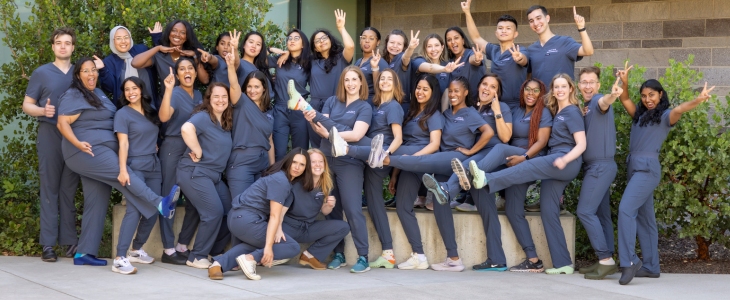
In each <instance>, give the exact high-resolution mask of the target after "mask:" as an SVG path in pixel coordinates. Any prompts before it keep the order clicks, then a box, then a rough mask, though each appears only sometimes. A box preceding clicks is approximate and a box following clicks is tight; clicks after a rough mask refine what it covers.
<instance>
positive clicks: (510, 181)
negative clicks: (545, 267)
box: [485, 148, 582, 268]
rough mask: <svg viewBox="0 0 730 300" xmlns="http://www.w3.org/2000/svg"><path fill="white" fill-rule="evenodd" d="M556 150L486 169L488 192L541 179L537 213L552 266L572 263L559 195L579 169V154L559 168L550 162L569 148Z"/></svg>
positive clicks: (557, 266) (501, 158)
mask: <svg viewBox="0 0 730 300" xmlns="http://www.w3.org/2000/svg"><path fill="white" fill-rule="evenodd" d="M553 150H554V151H555V152H552V153H550V154H548V155H547V156H541V157H535V158H532V159H530V160H527V161H525V162H522V163H520V164H518V165H516V166H513V167H510V168H506V169H504V170H501V171H498V172H493V173H487V174H486V177H487V179H488V180H489V183H488V185H487V187H485V188H488V191H489V192H497V191H500V190H503V189H506V188H508V187H510V186H513V185H516V184H522V183H529V182H532V181H535V180H542V182H541V187H540V212H541V213H540V215H541V218H542V223H543V227H544V229H545V237H546V238H547V241H548V248H549V249H550V256H551V258H552V260H553V266H554V268H561V267H564V266H569V265H572V260H571V258H570V252H568V247H567V244H566V242H565V234H564V233H563V227H562V225H561V224H560V197H561V195H562V194H563V190H565V187H566V186H567V185H568V184H569V183H570V182H571V181H572V180H573V179H575V177H576V176H578V173H579V172H580V167H581V164H582V159H581V158H578V159H575V160H573V161H571V162H570V163H568V164H567V166H566V167H565V168H564V169H563V170H560V169H558V168H557V167H554V166H553V162H554V161H555V159H557V158H558V157H562V156H563V155H565V153H567V152H568V151H569V149H567V148H562V149H553ZM505 158H506V157H496V158H494V159H495V160H496V161H505V160H506V159H505Z"/></svg>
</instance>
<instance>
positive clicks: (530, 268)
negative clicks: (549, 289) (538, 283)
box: [509, 259, 545, 273]
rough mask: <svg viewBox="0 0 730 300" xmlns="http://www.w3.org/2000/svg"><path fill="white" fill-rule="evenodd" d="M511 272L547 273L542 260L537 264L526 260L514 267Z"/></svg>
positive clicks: (510, 269)
mask: <svg viewBox="0 0 730 300" xmlns="http://www.w3.org/2000/svg"><path fill="white" fill-rule="evenodd" d="M509 271H510V272H521V273H527V272H530V273H542V272H543V271H545V268H544V267H543V266H542V260H539V259H538V260H537V262H535V263H534V262H531V261H530V260H529V259H525V261H523V262H522V263H521V264H519V265H516V266H512V267H511V268H509Z"/></svg>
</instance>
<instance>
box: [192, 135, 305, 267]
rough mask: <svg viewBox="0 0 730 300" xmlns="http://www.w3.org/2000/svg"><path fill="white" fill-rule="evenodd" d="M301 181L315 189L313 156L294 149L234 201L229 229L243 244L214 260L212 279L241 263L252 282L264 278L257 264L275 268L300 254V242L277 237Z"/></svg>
mask: <svg viewBox="0 0 730 300" xmlns="http://www.w3.org/2000/svg"><path fill="white" fill-rule="evenodd" d="M299 182H301V184H302V189H303V190H304V191H305V192H309V191H312V190H313V189H314V183H313V180H312V168H311V164H310V162H309V154H308V153H307V152H306V151H305V150H304V149H302V148H294V149H292V151H291V152H289V154H287V155H286V156H285V157H284V159H282V160H280V161H279V162H277V163H275V164H274V165H272V166H270V167H268V168H267V169H266V170H265V171H264V172H263V174H262V176H261V178H260V179H259V180H257V181H256V182H254V184H253V185H251V187H250V188H249V189H247V190H246V191H245V192H243V194H240V195H238V196H236V197H235V198H234V199H233V202H232V205H233V208H232V209H231V211H230V213H229V216H230V217H229V218H228V226H229V227H230V228H231V233H232V234H233V236H235V237H236V238H238V239H239V240H240V241H241V243H239V244H237V245H235V246H233V247H232V248H231V249H230V250H228V251H226V253H224V254H223V255H220V256H216V257H214V258H213V260H214V261H215V262H214V263H213V264H212V265H211V266H210V268H208V277H209V278H210V279H213V280H221V279H223V272H227V271H230V270H232V269H233V268H234V267H235V266H236V264H238V266H239V267H240V268H241V271H243V274H245V275H246V277H247V278H248V279H251V280H259V279H261V276H260V275H258V274H257V273H256V264H258V263H260V264H261V265H263V266H268V267H271V266H272V265H273V262H274V260H282V259H288V258H292V257H294V256H296V255H297V254H299V243H297V241H296V240H294V239H293V238H292V237H291V236H289V235H288V234H286V233H282V234H283V235H282V236H278V235H277V232H280V230H281V219H282V218H283V217H284V213H285V212H286V211H285V209H286V208H287V207H289V206H290V205H291V204H292V201H293V199H294V198H293V197H292V196H291V190H292V185H293V184H296V183H299ZM277 238H279V240H278V242H277ZM196 245H197V244H196Z"/></svg>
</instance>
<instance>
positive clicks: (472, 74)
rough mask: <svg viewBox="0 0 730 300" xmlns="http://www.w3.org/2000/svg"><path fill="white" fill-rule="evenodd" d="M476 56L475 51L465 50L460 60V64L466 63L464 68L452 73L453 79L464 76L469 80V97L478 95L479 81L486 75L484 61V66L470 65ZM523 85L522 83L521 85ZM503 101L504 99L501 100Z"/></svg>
mask: <svg viewBox="0 0 730 300" xmlns="http://www.w3.org/2000/svg"><path fill="white" fill-rule="evenodd" d="M473 55H474V50H472V49H464V53H462V55H461V60H459V63H462V62H463V63H464V65H463V66H461V67H458V68H456V69H455V70H454V71H453V72H451V78H456V77H458V76H464V77H465V78H466V79H467V80H469V87H470V90H469V96H470V97H471V96H473V95H476V93H477V88H478V85H479V79H481V78H482V76H484V74H485V68H484V61H482V65H479V66H475V65H472V64H471V63H469V59H471V57H472V56H473ZM453 61H455V59H452V60H449V62H453ZM520 84H521V83H520ZM499 100H500V101H502V99H499Z"/></svg>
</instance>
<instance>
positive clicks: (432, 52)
mask: <svg viewBox="0 0 730 300" xmlns="http://www.w3.org/2000/svg"><path fill="white" fill-rule="evenodd" d="M423 41H424V43H423V45H422V46H421V53H419V55H418V56H417V57H415V58H414V59H412V60H411V62H410V63H412V64H413V66H411V70H413V72H414V74H413V76H414V77H416V76H418V75H419V74H421V73H431V74H434V76H436V79H438V81H439V86H440V87H441V90H440V91H439V95H444V93H445V92H446V89H448V87H449V84H450V82H451V76H450V73H451V72H453V71H454V70H456V69H457V68H459V67H461V66H463V65H464V63H465V62H463V61H462V62H461V63H459V61H461V59H457V60H455V61H454V62H449V61H448V59H447V58H446V52H444V47H445V43H444V39H443V38H441V36H439V35H438V34H435V33H432V34H429V35H427V36H426V38H424V39H423ZM454 78H456V77H454ZM447 106H448V103H446V104H445V105H444V104H442V107H441V111H445V110H446V107H447Z"/></svg>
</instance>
